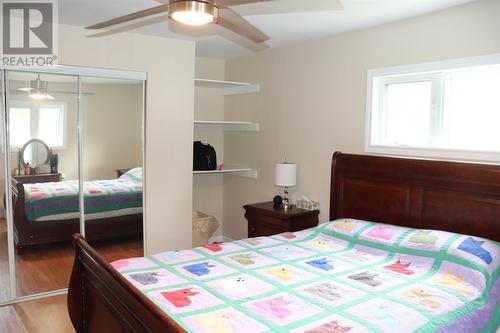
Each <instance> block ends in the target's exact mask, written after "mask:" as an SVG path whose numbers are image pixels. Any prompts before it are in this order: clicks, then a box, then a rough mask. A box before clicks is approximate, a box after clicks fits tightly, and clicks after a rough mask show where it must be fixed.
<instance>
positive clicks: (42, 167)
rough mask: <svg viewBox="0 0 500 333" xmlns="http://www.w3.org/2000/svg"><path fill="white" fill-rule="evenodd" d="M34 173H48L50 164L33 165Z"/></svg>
mask: <svg viewBox="0 0 500 333" xmlns="http://www.w3.org/2000/svg"><path fill="white" fill-rule="evenodd" d="M35 173H37V174H47V173H50V165H48V164H41V165H37V166H36V167H35Z"/></svg>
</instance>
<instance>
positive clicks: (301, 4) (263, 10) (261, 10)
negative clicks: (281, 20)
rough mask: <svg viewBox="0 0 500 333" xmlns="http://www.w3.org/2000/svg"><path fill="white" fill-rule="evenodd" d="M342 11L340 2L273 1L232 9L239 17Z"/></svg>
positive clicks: (322, 0)
mask: <svg viewBox="0 0 500 333" xmlns="http://www.w3.org/2000/svg"><path fill="white" fill-rule="evenodd" d="M343 9H344V7H343V6H342V2H341V1H340V0H275V1H266V2H263V3H259V4H257V5H253V4H244V5H241V6H239V5H238V6H236V7H234V8H233V10H234V11H235V12H237V13H238V14H239V15H241V16H250V15H269V14H286V13H307V12H324V11H336V10H343Z"/></svg>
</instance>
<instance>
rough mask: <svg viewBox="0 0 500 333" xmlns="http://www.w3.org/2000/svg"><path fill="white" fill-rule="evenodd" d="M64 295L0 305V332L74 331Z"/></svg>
mask: <svg viewBox="0 0 500 333" xmlns="http://www.w3.org/2000/svg"><path fill="white" fill-rule="evenodd" d="M74 331H75V330H74V329H73V326H72V325H71V321H70V320H69V316H68V311H67V310H66V295H63V296H54V297H49V298H44V299H39V300H36V301H30V302H23V303H19V304H15V305H11V306H4V307H0V332H2V333H4V332H5V333H47V332H50V333H67V332H74Z"/></svg>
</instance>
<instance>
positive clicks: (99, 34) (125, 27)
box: [86, 16, 168, 38]
mask: <svg viewBox="0 0 500 333" xmlns="http://www.w3.org/2000/svg"><path fill="white" fill-rule="evenodd" d="M166 21H168V20H167V19H166V17H164V16H157V17H150V18H147V19H144V20H141V21H138V22H133V23H130V24H125V25H121V26H119V27H117V28H113V29H110V30H104V31H99V32H96V33H92V34H91V35H88V36H86V37H88V38H96V37H106V36H112V35H116V34H119V33H121V32H127V31H132V30H136V29H140V28H144V27H148V26H150V25H154V24H158V23H165V22H166Z"/></svg>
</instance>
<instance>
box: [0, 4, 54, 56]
mask: <svg viewBox="0 0 500 333" xmlns="http://www.w3.org/2000/svg"><path fill="white" fill-rule="evenodd" d="M2 11H3V54H11V55H14V54H39V55H41V54H52V53H54V3H53V2H52V1H38V2H36V1H33V0H32V1H31V2H3V3H2Z"/></svg>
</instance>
